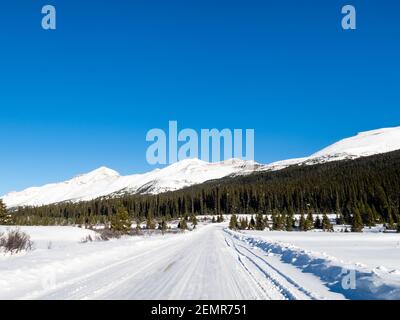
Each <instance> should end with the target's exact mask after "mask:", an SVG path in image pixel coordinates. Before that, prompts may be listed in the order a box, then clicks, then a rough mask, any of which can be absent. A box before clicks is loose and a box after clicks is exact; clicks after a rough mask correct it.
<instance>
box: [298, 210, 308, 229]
mask: <svg viewBox="0 0 400 320" xmlns="http://www.w3.org/2000/svg"><path fill="white" fill-rule="evenodd" d="M299 229H300V231H307V222H306V219H305V218H304V214H303V213H301V215H300V222H299Z"/></svg>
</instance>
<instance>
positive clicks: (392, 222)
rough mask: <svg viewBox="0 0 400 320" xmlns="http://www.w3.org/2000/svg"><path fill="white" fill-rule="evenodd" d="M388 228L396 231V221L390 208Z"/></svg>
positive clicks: (388, 211) (388, 210)
mask: <svg viewBox="0 0 400 320" xmlns="http://www.w3.org/2000/svg"><path fill="white" fill-rule="evenodd" d="M387 228H388V229H390V230H392V229H394V220H393V215H392V210H391V209H390V208H388V209H387Z"/></svg>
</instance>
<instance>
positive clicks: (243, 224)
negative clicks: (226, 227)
mask: <svg viewBox="0 0 400 320" xmlns="http://www.w3.org/2000/svg"><path fill="white" fill-rule="evenodd" d="M247 227H248V221H247V218H246V219H245V218H240V221H239V229H240V230H246V229H247Z"/></svg>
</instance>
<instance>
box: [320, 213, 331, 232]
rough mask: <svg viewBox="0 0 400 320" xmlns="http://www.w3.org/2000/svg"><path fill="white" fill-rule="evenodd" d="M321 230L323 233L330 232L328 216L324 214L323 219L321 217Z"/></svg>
mask: <svg viewBox="0 0 400 320" xmlns="http://www.w3.org/2000/svg"><path fill="white" fill-rule="evenodd" d="M322 229H323V230H324V231H332V230H333V229H332V224H331V222H330V220H329V218H328V216H327V215H326V213H324V215H323V217H322Z"/></svg>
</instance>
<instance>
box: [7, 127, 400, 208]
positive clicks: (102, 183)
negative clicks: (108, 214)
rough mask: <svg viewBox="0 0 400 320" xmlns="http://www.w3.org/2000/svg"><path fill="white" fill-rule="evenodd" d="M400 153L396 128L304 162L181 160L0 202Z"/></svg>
mask: <svg viewBox="0 0 400 320" xmlns="http://www.w3.org/2000/svg"><path fill="white" fill-rule="evenodd" d="M399 149H400V127H394V128H384V129H378V130H372V131H366V132H361V133H359V134H357V135H356V136H354V137H350V138H346V139H343V140H340V141H338V142H336V143H334V144H332V145H330V146H328V147H326V148H324V149H322V150H320V151H318V152H316V153H314V154H312V155H311V156H309V157H305V158H297V159H289V160H283V161H278V162H274V163H271V164H266V165H261V164H258V163H255V162H253V161H244V160H239V159H231V160H227V161H224V162H217V163H210V162H206V161H202V160H199V159H186V160H183V161H180V162H177V163H174V164H172V165H170V166H168V167H165V168H163V169H155V170H153V171H150V172H147V173H144V174H134V175H128V176H121V175H120V174H119V173H118V172H117V171H115V170H112V169H109V168H106V167H100V168H98V169H96V170H94V171H91V172H89V173H87V174H83V175H79V176H76V177H74V178H72V179H70V180H68V181H65V182H61V183H52V184H47V185H44V186H42V187H32V188H28V189H25V190H23V191H21V192H11V193H8V194H6V195H4V196H3V197H2V199H3V200H4V202H5V204H6V205H7V207H9V208H12V207H17V206H39V205H46V204H51V203H58V202H64V201H73V202H77V201H86V200H92V199H95V198H98V197H102V196H110V195H118V194H123V193H131V194H135V193H150V194H158V193H162V192H167V191H174V190H178V189H182V188H185V187H188V186H191V185H195V184H200V183H203V182H206V181H209V180H215V179H221V178H224V177H227V176H232V175H243V174H248V173H251V172H253V171H264V170H269V171H270V170H280V169H283V168H286V167H288V166H292V165H312V164H317V163H325V162H330V161H338V160H344V159H356V158H359V157H365V156H370V155H375V154H380V153H386V152H390V151H395V150H399Z"/></svg>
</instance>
